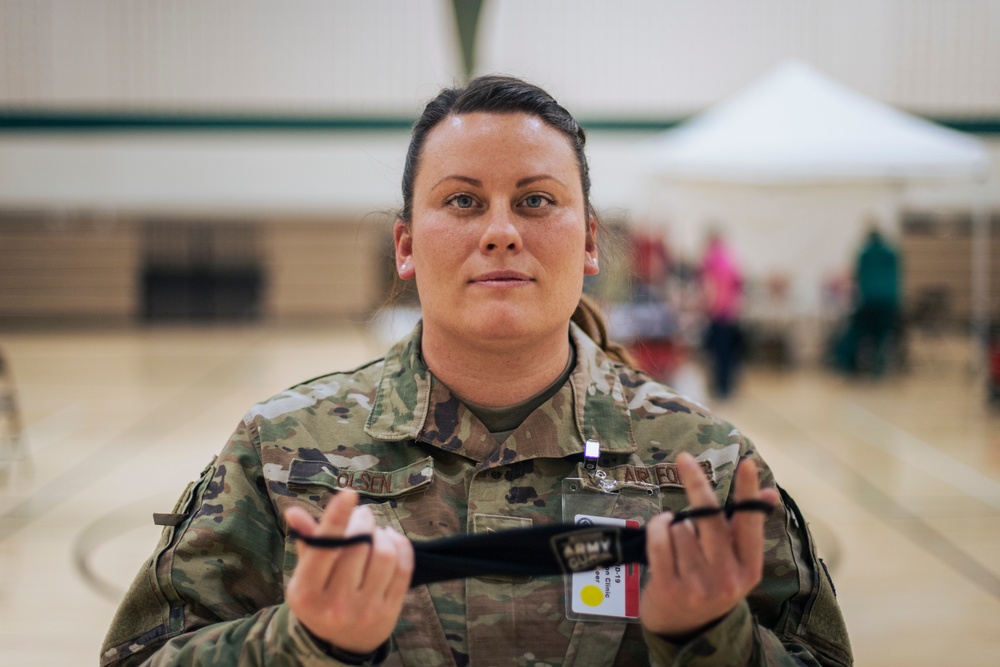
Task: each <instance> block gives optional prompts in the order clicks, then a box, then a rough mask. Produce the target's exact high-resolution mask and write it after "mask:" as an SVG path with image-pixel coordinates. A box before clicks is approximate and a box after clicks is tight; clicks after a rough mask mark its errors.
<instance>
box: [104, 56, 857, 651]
mask: <svg viewBox="0 0 1000 667" xmlns="http://www.w3.org/2000/svg"><path fill="white" fill-rule="evenodd" d="M584 142H585V134H584V132H583V130H582V129H581V128H580V126H579V125H578V124H577V122H576V121H575V120H574V119H573V117H572V116H571V115H570V114H569V113H568V112H567V111H566V110H565V109H564V108H563V107H562V106H560V105H559V104H558V103H557V102H556V101H555V100H554V99H552V98H551V97H550V96H549V95H548V94H547V93H546V92H545V91H543V90H541V89H540V88H537V87H535V86H532V85H530V84H527V83H525V82H523V81H520V80H517V79H511V78H507V77H493V76H489V77H480V78H478V79H475V80H474V81H472V82H471V83H470V84H469V85H468V87H466V88H464V89H445V90H443V91H442V92H441V93H440V94H439V95H438V96H437V97H436V98H434V99H433V100H432V101H431V102H429V103H428V105H427V106H426V108H425V109H424V112H423V114H422V115H421V117H420V119H419V120H418V121H417V123H416V125H415V126H414V129H413V134H412V139H411V143H410V147H409V150H408V153H407V159H406V164H405V167H404V174H403V207H402V209H401V210H400V212H399V215H398V218H397V220H396V222H395V226H394V230H393V234H394V242H395V250H396V269H397V272H398V275H399V276H400V277H401V278H402V279H404V280H415V281H416V285H417V291H418V293H419V296H420V300H421V305H422V312H423V319H422V321H421V323H420V324H419V325H418V326H417V327H416V328H415V329H414V330H413V331H412V332H411V333H410V334H409V335H408V336H406V337H405V338H404V339H402V340H401V341H400V342H398V343H397V344H396V345H395V346H394V347H393V348H392V349H391V350H389V352H388V353H387V354H386V356H385V357H384V358H381V359H377V360H374V361H372V362H371V363H369V364H366V365H364V366H362V367H360V368H358V369H355V370H351V371H347V372H340V373H333V374H330V375H325V376H322V377H319V378H316V379H314V380H310V381H308V382H305V383H303V384H301V385H298V386H296V387H293V388H291V389H289V390H287V391H285V392H283V393H281V394H278V395H276V396H274V397H272V398H271V399H269V400H267V401H264V402H262V403H260V404H258V405H256V406H254V407H253V408H251V410H250V411H249V412H248V413H247V414H246V415H245V417H244V419H243V420H242V421H241V422H240V423H239V425H238V426H237V428H236V430H235V432H234V434H233V435H232V437H231V439H230V441H229V442H228V444H227V445H226V447H225V448H224V449H223V451H222V454H221V455H220V456H219V457H218V458H217V459H215V460H213V462H212V463H210V465H209V466H208V467H206V469H205V470H204V472H203V473H202V476H201V478H200V480H199V481H197V482H194V483H192V485H191V486H190V487H189V488H188V490H187V491H186V492H185V493H184V495H183V497H182V498H181V499H180V501H179V502H178V504H177V506H176V507H175V508H174V510H173V511H172V512H170V513H169V514H164V515H157V521H158V523H160V524H162V525H163V526H164V531H163V536H162V539H161V541H160V543H159V544H158V545H157V547H156V550H155V552H154V554H153V556H152V557H151V559H150V560H149V561H147V563H146V565H145V566H144V567H143V568H142V570H141V571H140V573H139V576H138V577H137V578H136V580H135V583H134V584H133V586H132V587H131V589H130V590H129V592H128V593H127V595H126V597H125V599H124V601H123V602H122V604H121V607H120V610H119V612H118V614H117V616H116V618H115V620H114V622H113V624H112V627H111V629H110V631H109V633H108V636H107V638H106V639H105V643H104V646H103V648H102V655H101V664H102V665H105V666H107V665H134V664H140V663H141V664H152V665H181V664H183V665H208V664H211V665H219V664H230V665H235V664H247V665H250V664H253V665H264V664H267V665H317V666H318V665H372V664H382V663H384V664H386V665H425V666H426V665H535V664H548V665H560V664H574V665H581V666H582V665H649V664H658V665H667V664H670V665H708V664H726V665H751V664H753V665H778V664H781V665H785V664H801V665H818V664H821V665H849V664H851V662H852V658H851V652H850V645H849V641H848V638H847V633H846V629H845V626H844V622H843V619H842V617H841V614H840V611H839V608H838V605H837V602H836V599H835V595H834V592H833V588H832V584H831V582H830V580H829V576H828V574H827V573H826V570H825V568H824V567H823V566H822V564H821V563H820V562H819V561H818V559H817V558H816V555H815V551H814V547H813V543H812V539H811V536H810V533H809V530H808V528H807V524H806V521H805V520H804V518H803V517H802V515H801V513H800V512H799V510H798V509H797V508H796V506H795V504H794V502H792V500H791V498H789V497H788V496H787V494H785V493H784V492H780V491H779V490H778V489H777V488H776V487H775V486H774V482H773V477H772V475H771V472H770V470H769V469H768V468H767V466H766V465H765V464H764V462H763V461H762V460H761V458H760V456H759V454H758V452H757V449H756V447H755V446H754V445H753V444H752V443H751V442H750V441H749V440H748V439H747V438H746V437H745V436H743V435H742V434H741V433H740V432H739V431H738V430H736V429H735V428H734V427H733V426H732V425H730V424H728V423H725V422H723V421H721V420H719V419H717V418H716V417H714V416H712V415H711V414H709V413H708V412H707V411H706V410H705V409H704V408H703V407H701V406H700V405H698V404H697V403H694V402H691V401H689V400H687V399H685V398H684V397H683V396H680V395H678V394H677V393H676V392H674V391H673V390H671V389H669V388H668V387H665V386H663V385H661V384H659V383H657V382H656V381H654V380H652V379H651V378H650V377H649V376H648V375H646V374H644V373H642V372H640V371H637V370H635V369H634V368H632V367H630V366H629V365H628V363H627V362H626V358H625V357H624V356H623V354H622V352H621V350H620V349H619V348H617V347H616V346H615V345H613V344H611V343H609V342H608V341H607V339H606V336H604V335H603V329H602V326H601V316H600V313H598V312H597V311H596V310H594V309H593V308H592V307H591V305H590V303H589V302H588V301H587V300H586V299H584V298H583V297H582V286H583V278H584V276H585V275H591V274H595V273H596V272H597V271H598V251H597V246H596V231H597V226H598V219H597V216H596V214H595V212H594V210H593V208H592V206H591V204H590V200H589V192H590V179H589V172H588V167H587V161H586V157H585V154H584ZM594 449H596V450H598V451H597V452H596V453H595V452H594ZM585 451H590V452H591V454H592V456H590V457H589V458H585V456H584V454H585ZM588 466H590V467H588ZM598 472H599V473H600V474H597V473H598ZM564 480H571V481H574V482H575V484H571V485H569V486H568V487H567V486H566V485H564V484H563V482H564ZM598 482H600V483H598ZM578 487H579V488H578ZM609 490H610V491H611V492H609ZM577 491H578V493H577ZM632 491H636V493H632ZM564 502H565V503H570V502H573V503H598V504H599V505H601V506H603V507H605V509H606V512H605V513H603V514H601V515H600V516H598V517H597V519H598V520H599V521H610V522H612V523H615V522H618V523H617V524H616V525H625V524H626V522H627V521H634V522H635V523H640V524H644V529H645V532H644V534H645V539H646V558H647V559H648V562H649V563H650V565H649V567H648V570H647V575H648V576H647V577H646V581H645V584H644V588H643V589H642V595H641V599H635V600H634V602H635V603H636V604H635V608H634V609H631V610H629V609H628V606H627V605H626V607H625V608H624V611H622V610H619V611H615V610H612V609H609V610H607V611H606V612H604V613H603V614H602V615H591V616H589V617H588V615H587V612H586V611H583V612H579V613H580V614H582V618H577V617H574V616H573V615H572V614H570V610H569V608H568V602H567V600H568V597H569V596H570V590H571V589H570V588H568V586H570V580H573V581H575V579H573V578H572V577H566V578H564V577H562V576H549V575H539V576H528V577H519V578H512V577H510V576H499V575H494V576H470V577H468V578H464V579H463V578H457V577H454V576H451V577H449V576H446V575H447V574H448V572H447V571H445V572H444V573H443V576H440V577H436V578H427V577H426V576H425V575H426V574H427V573H426V572H421V571H420V569H419V568H418V567H417V564H419V562H420V561H419V560H418V559H417V555H418V553H421V552H425V549H426V547H427V546H429V545H434V544H440V543H441V542H444V541H448V540H452V539H456V537H452V536H457V537H488V538H491V539H492V537H491V536H494V535H503V536H504V539H513V537H512V535H514V534H515V533H516V534H522V535H523V533H524V530H518V529H522V528H523V529H527V527H529V526H542V527H544V526H547V525H558V524H560V523H561V522H566V521H567V517H566V516H565V515H564V514H563V508H562V506H563V503H564ZM359 503H360V506H359ZM589 506H594V505H589ZM723 506H725V507H726V508H728V509H729V510H738V511H730V512H725V511H723ZM685 507H691V508H694V509H693V510H692V511H693V512H694V515H693V516H695V517H697V518H687V519H683V520H679V521H673V518H674V517H676V516H677V513H678V512H680V511H682V510H683V509H684V508H685ZM765 507H770V508H771V510H772V511H771V512H770V513H769V514H768V513H767V512H764V511H762V510H764V508H765ZM742 510H747V511H742ZM687 516H689V517H691V516H692V515H691V514H688V515H687ZM569 520H570V521H573V523H575V521H574V520H573V517H572V516H570V517H569ZM573 528H574V527H573V526H570V529H573ZM507 529H512V530H509V531H508V530H507ZM342 540H347V543H345V542H343V541H342ZM537 548H538V550H539V553H541V552H549V553H551V552H552V548H553V547H552V545H551V544H547V543H546V544H539V545H537ZM499 551H500V553H498V554H497V556H498V558H500V559H501V560H502V559H503V557H504V553H503V550H502V549H500V550H499ZM557 553H558V552H557ZM470 557H471V556H470ZM443 569H444V570H447V568H443ZM598 573H599V574H600V569H598ZM439 574H441V573H440V572H439ZM483 574H484V575H485V574H488V573H485V572H484V573H483ZM592 575H593V570H590V571H587V572H585V573H584V578H585V579H586V578H588V577H590V578H591V579H592ZM637 579H638V576H636V580H637ZM413 581H417V582H419V583H418V585H416V586H412V587H411V582H413ZM636 583H638V582H636ZM574 585H575V584H574ZM605 585H607V586H608V587H610V586H612V582H611V580H610V577H609V579H608V581H607V583H606V584H605ZM614 585H618V583H617V582H615V584H614ZM590 588H592V589H596V590H597V593H598V595H597V596H596V598H594V597H592V596H589V595H588V597H587V598H586V600H587V602H586V604H587V605H592V606H600V605H602V604H603V603H604V599H605V598H604V593H603V591H602V590H601V589H599V588H597V587H596V586H591V587H590ZM616 590H618V589H616ZM591 592H593V591H591ZM619 592H620V593H622V595H624V596H626V597H627V598H628V599H632V598H631V597H630V596H631V595H632V593H630V592H628V591H627V590H625V589H624V588H622V589H621V590H619ZM634 594H635V596H636V598H638V587H636V589H635V590H634ZM574 600H575V598H574ZM572 604H573V605H574V608H575V604H576V602H573V603H572Z"/></svg>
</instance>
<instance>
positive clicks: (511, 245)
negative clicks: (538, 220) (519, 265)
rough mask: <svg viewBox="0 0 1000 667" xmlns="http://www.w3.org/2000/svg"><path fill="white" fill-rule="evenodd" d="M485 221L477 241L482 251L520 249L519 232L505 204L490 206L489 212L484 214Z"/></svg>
mask: <svg viewBox="0 0 1000 667" xmlns="http://www.w3.org/2000/svg"><path fill="white" fill-rule="evenodd" d="M485 223H486V228H485V229H484V230H483V235H482V238H481V239H480V241H479V248H480V250H481V251H482V252H487V253H489V252H496V251H497V250H502V249H506V250H512V251H517V250H520V249H521V232H520V231H518V228H517V225H515V224H514V219H513V215H512V213H511V212H510V211H509V210H508V209H507V208H506V207H505V206H493V207H490V212H489V213H488V214H487V215H486V216H485Z"/></svg>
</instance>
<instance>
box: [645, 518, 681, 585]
mask: <svg viewBox="0 0 1000 667" xmlns="http://www.w3.org/2000/svg"><path fill="white" fill-rule="evenodd" d="M673 518H674V517H673V515H672V514H671V513H670V512H664V513H663V514H660V515H658V516H655V517H653V518H652V519H650V521H649V523H647V524H646V560H647V561H648V562H649V568H650V571H651V573H652V575H653V576H654V577H657V578H658V579H660V580H661V581H671V580H674V579H676V578H677V577H678V572H677V560H676V558H675V556H674V545H673V542H672V540H671V539H670V522H671V521H673Z"/></svg>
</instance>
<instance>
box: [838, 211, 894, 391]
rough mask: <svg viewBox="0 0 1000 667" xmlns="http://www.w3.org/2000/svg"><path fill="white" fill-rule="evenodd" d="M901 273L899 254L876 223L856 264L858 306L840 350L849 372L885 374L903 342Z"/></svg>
mask: <svg viewBox="0 0 1000 667" xmlns="http://www.w3.org/2000/svg"><path fill="white" fill-rule="evenodd" d="M900 274H901V269H900V260H899V254H898V253H897V251H896V250H895V249H894V248H893V247H892V246H890V245H889V243H888V242H886V240H885V238H884V237H883V236H882V233H881V232H880V231H879V230H878V229H877V228H876V227H874V226H872V228H871V229H870V231H869V232H868V234H867V236H866V238H865V242H864V245H863V246H862V248H861V251H860V253H859V255H858V258H857V261H856V263H855V268H854V298H855V305H854V310H853V312H852V314H851V318H850V323H849V325H848V328H847V330H846V332H845V333H844V337H843V340H842V341H841V343H840V345H839V349H838V353H837V356H838V364H839V366H840V367H841V368H842V369H843V370H845V371H847V372H848V373H851V374H857V373H859V372H861V371H862V370H867V371H869V372H870V373H871V374H872V375H874V376H875V377H880V376H882V375H885V373H886V370H887V369H888V367H889V362H890V359H891V358H893V353H894V352H895V351H896V350H895V346H896V345H898V343H899V336H898V334H899V333H900V331H899V327H900V300H901V297H900V284H901V275H900Z"/></svg>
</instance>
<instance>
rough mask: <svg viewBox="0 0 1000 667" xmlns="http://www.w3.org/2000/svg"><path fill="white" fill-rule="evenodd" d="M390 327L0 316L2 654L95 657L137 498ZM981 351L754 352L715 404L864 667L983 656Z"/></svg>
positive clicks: (987, 582)
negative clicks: (857, 360) (775, 359)
mask: <svg viewBox="0 0 1000 667" xmlns="http://www.w3.org/2000/svg"><path fill="white" fill-rule="evenodd" d="M401 333H403V332H402V331H400V332H394V333H393V334H391V335H396V334H401ZM388 335H389V334H387V333H385V332H384V330H383V332H382V333H380V332H379V331H373V330H372V329H371V328H370V327H368V326H367V325H366V324H364V323H361V322H358V323H348V324H345V323H339V324H336V325H328V326H318V325H313V326H300V327H294V328H293V327H270V326H246V327H235V326H230V327H203V328H198V327H174V328H172V327H157V328H149V329H147V328H135V329H129V330H116V331H94V330H90V331H86V330H85V331H75V332H25V331H12V332H6V333H0V348H2V351H3V353H4V355H5V357H6V359H7V361H8V364H9V371H10V375H9V380H12V382H11V384H10V387H12V388H13V390H14V392H13V394H12V396H13V397H14V399H15V400H16V402H17V405H18V406H19V408H20V410H19V412H20V416H21V421H22V425H23V436H22V439H21V442H20V447H19V449H18V451H15V452H10V451H0V474H2V477H0V664H3V665H19V666H31V665H39V666H41V665H44V666H45V667H49V666H51V665H82V664H96V661H97V658H98V652H99V647H100V643H101V640H102V638H103V636H104V633H105V631H106V630H107V627H108V625H109V623H110V621H111V617H112V615H113V613H114V611H115V608H116V605H117V602H118V600H119V599H120V596H121V595H122V593H123V592H124V590H125V588H126V587H127V586H128V584H129V582H130V581H131V579H132V577H133V576H134V574H135V572H136V571H137V569H138V567H139V566H140V564H141V563H142V561H143V560H144V559H145V558H146V557H147V556H148V555H149V553H150V552H151V550H152V548H153V546H154V544H155V543H156V541H157V539H158V536H159V529H158V528H157V527H155V526H153V525H152V521H151V519H150V514H151V513H152V512H154V511H160V512H162V511H169V509H170V508H171V507H172V506H173V503H174V500H175V499H176V497H177V496H178V495H180V493H181V491H182V490H183V488H184V486H185V484H186V483H187V482H188V481H190V480H191V479H192V478H194V477H195V476H196V475H197V473H198V472H199V471H200V470H201V469H202V467H204V465H205V464H206V463H207V462H208V460H209V459H210V457H211V456H212V455H213V454H215V453H216V452H218V450H219V449H220V448H221V447H222V445H223V444H224V443H225V441H226V439H227V438H228V436H229V434H230V432H231V431H232V429H233V428H234V427H235V426H236V424H237V422H238V420H239V419H240V418H241V416H242V415H243V413H244V412H245V411H246V409H247V408H248V407H249V406H250V405H252V404H253V403H255V402H257V401H259V400H262V399H263V398H266V397H267V396H270V395H271V394H273V393H275V392H277V391H280V390H281V389H284V388H285V387H287V386H289V385H292V384H294V383H296V382H298V381H301V380H304V379H307V378H311V377H314V376H316V375H319V374H321V373H323V372H326V371H332V370H341V369H348V368H351V367H354V366H356V365H358V364H360V363H362V362H364V361H366V360H368V359H370V358H373V357H375V356H379V355H380V354H381V353H382V351H383V350H384V349H385V347H386V346H387V342H386V340H385V339H386V338H387V336H388ZM975 357H976V353H975V350H974V348H973V347H972V345H971V344H970V343H969V341H968V339H965V338H957V337H956V338H950V337H947V336H938V337H934V338H928V339H924V340H915V341H914V342H913V347H912V350H911V359H912V363H911V368H910V370H909V371H908V372H906V373H903V374H899V375H895V376H891V377H889V378H886V379H884V380H881V381H877V382H876V381H871V380H854V381H851V380H847V379H845V378H842V377H839V376H836V375H833V374H830V373H829V372H827V371H824V370H820V369H812V368H799V369H795V370H789V371H775V370H766V369H762V368H752V367H751V368H748V369H746V372H745V373H744V376H743V381H742V384H741V386H740V389H739V392H738V394H737V396H736V397H735V398H733V399H730V400H729V401H727V402H726V403H724V404H721V405H716V406H715V408H716V411H717V412H718V413H719V414H721V415H723V416H725V417H727V418H729V419H731V420H732V421H733V422H734V423H735V424H736V425H738V426H739V427H740V428H741V429H742V430H743V431H744V432H745V433H747V434H748V435H749V436H750V437H751V438H752V439H753V440H754V441H755V442H756V444H757V446H758V447H759V449H760V451H761V452H762V454H763V455H764V457H765V459H767V461H768V462H769V463H770V465H771V467H772V468H773V469H774V471H775V474H776V477H777V479H778V481H779V483H781V484H782V486H783V487H785V488H786V489H787V490H788V491H789V492H790V493H791V494H792V496H793V497H795V498H796V500H797V501H798V503H799V505H800V506H801V507H802V509H803V511H804V513H805V514H806V516H807V518H809V520H810V523H811V525H812V528H813V531H814V535H815V537H816V541H817V543H818V545H819V549H820V551H821V555H823V556H824V558H825V559H826V560H827V562H828V564H829V565H830V566H831V572H832V575H833V579H834V583H835V584H836V586H837V591H838V594H839V599H840V604H841V606H842V608H843V611H844V615H845V617H846V619H847V624H848V627H849V630H850V632H851V638H852V642H853V649H854V654H855V657H856V661H857V664H858V665H865V666H878V667H890V666H894V665H900V666H903V665H905V666H907V667H920V666H922V665H928V666H930V665H935V666H939V665H962V666H964V667H974V666H980V665H981V666H983V667H986V666H987V665H990V666H992V665H996V664H997V656H998V655H1000V428H998V427H1000V417H998V416H997V414H996V413H994V412H991V411H990V410H989V409H988V407H987V405H986V403H985V377H984V375H983V371H982V370H981V369H980V368H979V364H978V363H977V362H976V360H975ZM688 370H689V372H688V374H687V375H686V377H687V379H688V380H687V381H690V380H691V378H695V379H696V378H697V376H698V373H699V371H698V369H697V367H696V366H693V365H692V366H691V367H690V368H689V369H688ZM690 384H691V386H692V387H694V391H695V393H697V387H698V383H697V381H695V382H690ZM3 389H4V388H3V387H2V386H0V390H3ZM2 426H3V424H2V423H0V427H2ZM0 436H2V431H0Z"/></svg>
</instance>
